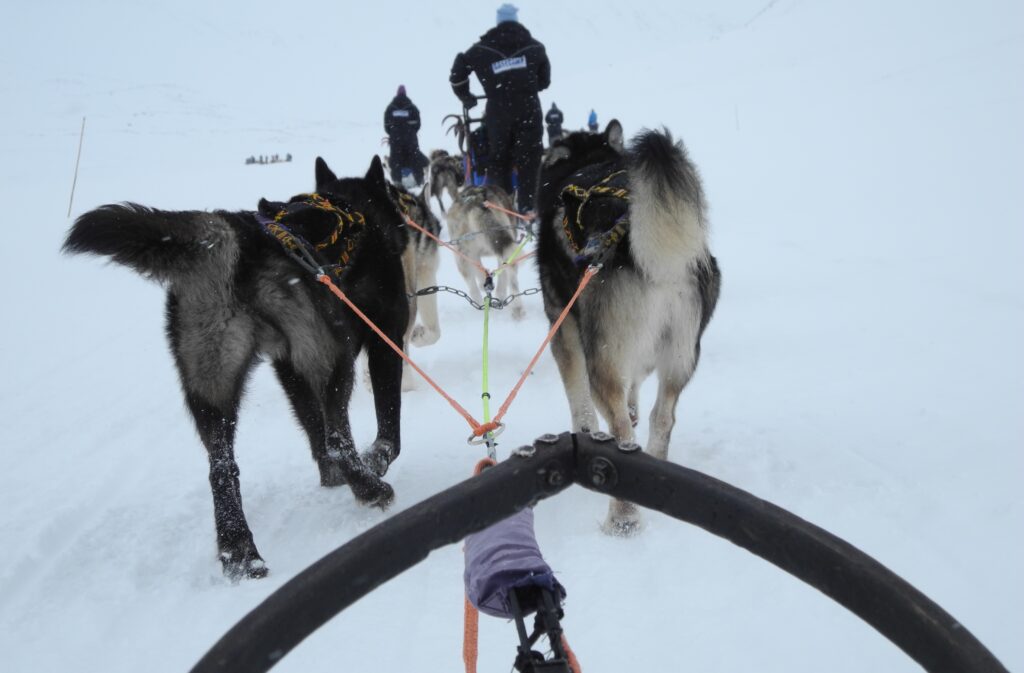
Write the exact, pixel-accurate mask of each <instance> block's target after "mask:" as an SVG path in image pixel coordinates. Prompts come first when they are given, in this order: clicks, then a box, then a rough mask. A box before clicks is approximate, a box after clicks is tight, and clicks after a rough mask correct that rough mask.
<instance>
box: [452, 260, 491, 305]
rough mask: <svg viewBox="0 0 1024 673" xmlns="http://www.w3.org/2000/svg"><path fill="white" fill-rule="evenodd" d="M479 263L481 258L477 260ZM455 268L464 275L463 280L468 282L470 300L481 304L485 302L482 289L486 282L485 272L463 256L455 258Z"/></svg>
mask: <svg viewBox="0 0 1024 673" xmlns="http://www.w3.org/2000/svg"><path fill="white" fill-rule="evenodd" d="M477 261H479V258H477ZM455 266H456V267H458V269H459V273H460V274H462V278H463V279H464V280H465V281H466V290H467V291H468V292H469V298H470V299H472V300H473V301H474V302H476V303H477V304H480V303H481V302H482V301H483V295H482V294H481V293H480V287H481V286H482V285H483V282H484V280H485V279H484V274H483V272H482V271H480V269H478V268H477V267H476V265H474V264H473V263H472V262H470V261H469V260H468V259H466V258H464V257H462V256H461V255H460V256H457V257H456V258H455Z"/></svg>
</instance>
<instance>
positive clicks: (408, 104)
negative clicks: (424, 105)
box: [384, 85, 428, 188]
mask: <svg viewBox="0 0 1024 673" xmlns="http://www.w3.org/2000/svg"><path fill="white" fill-rule="evenodd" d="M419 130H420V110H419V108H417V107H416V105H415V104H413V102H412V101H411V100H410V99H409V96H407V95H406V93H405V86H404V85H401V86H399V87H398V93H396V94H395V97H394V98H393V99H391V103H390V104H389V105H388V107H387V109H386V110H384V131H385V133H387V134H388V146H389V147H390V148H391V153H390V155H389V157H388V164H389V165H390V166H391V180H392V181H393V182H394V183H395V184H402V183H403V182H404V183H405V186H406V187H407V188H411V187H415V186H419V185H422V184H423V169H424V168H425V167H426V165H427V163H428V159H427V157H426V155H424V154H423V152H420V141H419V138H418V137H417V134H418V133H419Z"/></svg>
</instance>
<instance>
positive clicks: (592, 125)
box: [587, 110, 597, 133]
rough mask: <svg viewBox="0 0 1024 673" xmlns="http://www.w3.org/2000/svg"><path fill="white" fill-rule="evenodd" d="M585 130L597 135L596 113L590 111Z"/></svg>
mask: <svg viewBox="0 0 1024 673" xmlns="http://www.w3.org/2000/svg"><path fill="white" fill-rule="evenodd" d="M587 128H588V129H590V132H591V133H597V113H596V112H594V111H593V110H591V111H590V116H589V117H587Z"/></svg>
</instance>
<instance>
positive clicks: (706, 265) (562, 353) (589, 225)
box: [537, 121, 721, 534]
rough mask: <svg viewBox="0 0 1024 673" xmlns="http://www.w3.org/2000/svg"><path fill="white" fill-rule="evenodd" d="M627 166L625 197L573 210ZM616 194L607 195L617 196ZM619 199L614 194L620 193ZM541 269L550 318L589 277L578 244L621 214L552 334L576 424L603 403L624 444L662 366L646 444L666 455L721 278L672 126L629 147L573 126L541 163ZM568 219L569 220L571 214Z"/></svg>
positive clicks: (625, 515) (631, 522)
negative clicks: (571, 198) (577, 198)
mask: <svg viewBox="0 0 1024 673" xmlns="http://www.w3.org/2000/svg"><path fill="white" fill-rule="evenodd" d="M620 171H625V173H624V175H625V176H626V179H627V180H626V182H627V184H628V209H627V207H626V204H627V201H626V200H624V199H622V198H621V197H614V196H607V197H601V196H595V197H594V198H593V199H592V201H589V202H587V204H586V205H583V206H581V207H580V208H582V210H579V223H580V225H582V226H581V227H580V226H578V225H577V223H576V222H577V217H576V215H577V212H576V211H573V212H569V213H567V209H569V210H572V207H573V206H578V203H574V204H571V205H569V204H567V199H566V197H564V196H563V195H564V194H565V193H566V192H565V190H566V188H567V187H570V186H571V185H575V186H578V187H583V188H587V187H592V186H594V185H595V184H597V183H598V182H599V181H600V179H602V178H604V177H606V176H609V175H612V174H617V173H619V172H620ZM608 199H611V201H609V200H608ZM616 199H617V200H616ZM538 202H539V206H540V209H539V215H540V240H539V243H538V248H537V264H538V268H539V270H540V276H541V285H542V290H543V296H544V309H545V312H546V313H547V315H548V318H549V319H550V320H551V321H552V322H553V321H554V320H555V319H556V318H557V317H558V315H559V314H560V313H561V311H562V309H563V308H564V307H565V306H566V304H568V302H569V299H570V298H571V296H572V294H573V292H574V291H575V290H576V288H577V286H578V284H579V282H580V279H581V277H582V274H583V271H584V268H585V267H586V262H585V261H580V260H579V259H578V257H579V253H580V252H581V251H580V250H579V249H578V247H579V245H578V242H577V243H576V245H574V241H573V240H570V238H571V237H574V238H579V239H581V240H582V241H587V240H591V241H593V240H597V237H599V236H600V235H601V234H602V233H604V232H606V231H608V230H609V229H611V228H612V226H613V225H614V224H615V223H616V221H617V220H618V218H619V217H620V216H621V215H625V217H626V218H628V225H627V226H628V233H627V234H626V236H625V238H624V240H622V241H621V242H619V243H618V244H617V247H616V248H614V249H613V250H609V252H610V253H611V254H610V256H609V258H608V259H607V260H605V263H604V265H603V268H602V269H601V271H600V272H599V273H598V275H597V276H596V277H595V278H594V281H593V282H591V283H590V284H589V285H588V287H587V288H586V289H585V290H584V292H583V293H582V294H581V295H580V298H579V300H578V301H577V303H576V304H575V306H574V307H573V309H572V311H571V312H570V314H569V316H568V317H567V318H566V320H565V322H564V323H563V324H562V327H561V329H560V330H559V332H558V333H557V335H556V336H555V338H554V340H553V341H552V343H551V352H552V354H553V355H554V357H555V361H556V363H557V364H558V370H559V373H560V374H561V377H562V382H563V384H564V385H565V391H566V395H567V397H568V399H569V406H570V410H571V415H572V425H573V429H574V430H575V431H588V430H597V428H598V426H597V416H596V413H595V406H596V411H597V412H599V413H600V414H601V416H602V417H603V418H604V419H605V421H606V422H607V423H608V426H609V431H610V432H611V433H612V434H613V435H615V436H616V437H617V438H618V439H619V440H620V441H627V440H632V439H633V425H634V422H635V420H636V415H637V411H636V407H637V389H638V387H639V385H640V383H641V382H643V380H644V379H646V378H647V376H649V375H650V374H651V373H652V372H655V371H656V372H657V373H658V381H659V383H658V395H657V399H656V400H655V404H654V408H653V409H652V411H651V416H650V436H649V439H648V443H647V447H646V448H647V451H648V452H650V453H651V454H652V455H654V456H657V457H658V458H665V457H666V455H667V453H668V444H669V438H670V435H671V433H672V428H673V426H674V425H675V408H676V403H677V401H678V399H679V395H680V393H681V392H682V390H683V388H684V387H685V386H686V384H687V383H688V382H689V380H690V377H691V376H692V375H693V372H694V369H695V368H696V366H697V360H698V358H699V356H700V338H701V335H702V333H703V332H704V328H705V327H706V326H707V324H708V321H709V320H710V319H711V314H712V312H713V311H714V309H715V304H716V303H717V301H718V293H719V286H720V282H721V275H720V273H719V271H718V264H717V262H716V260H715V258H714V257H713V256H712V255H711V253H710V251H709V249H708V242H707V220H706V210H707V207H706V204H705V199H704V193H703V189H702V187H701V182H700V177H699V175H698V174H697V170H696V168H695V167H694V166H693V164H692V163H691V162H690V161H689V159H688V158H687V156H686V152H685V150H684V149H683V147H682V145H681V144H678V143H675V142H673V140H672V138H671V136H670V135H669V134H668V133H667V132H657V131H645V132H643V133H641V134H639V135H638V136H637V137H636V138H634V140H633V141H632V143H631V147H630V148H629V150H628V151H627V150H626V148H625V147H624V143H623V137H622V127H621V126H620V125H619V123H618V122H617V121H612V122H611V123H609V125H608V127H607V129H606V130H605V132H604V133H601V134H597V133H585V132H578V133H572V134H570V135H568V136H565V137H563V138H562V139H560V140H557V141H555V142H554V143H553V144H552V146H551V148H550V149H549V150H548V152H547V154H546V156H545V159H544V163H543V165H542V167H541V177H540V194H539V199H538ZM567 215H568V216H569V217H568V220H566V221H563V220H564V218H566V216H567ZM638 526H639V519H638V513H637V512H636V510H635V508H634V507H632V506H630V505H629V504H628V503H623V502H620V501H615V502H613V503H612V506H611V509H610V511H609V516H608V519H607V521H606V523H605V527H606V530H609V531H610V532H615V533H620V534H629V533H631V532H633V531H635V530H636V529H637V528H638Z"/></svg>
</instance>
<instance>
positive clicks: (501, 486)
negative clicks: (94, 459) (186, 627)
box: [192, 433, 1006, 673]
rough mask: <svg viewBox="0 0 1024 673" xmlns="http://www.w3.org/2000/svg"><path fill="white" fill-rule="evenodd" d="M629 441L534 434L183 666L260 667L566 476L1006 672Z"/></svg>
mask: <svg viewBox="0 0 1024 673" xmlns="http://www.w3.org/2000/svg"><path fill="white" fill-rule="evenodd" d="M629 448H631V447H625V450H624V449H620V448H619V446H618V444H617V442H615V441H614V440H613V439H612V438H610V437H607V436H605V435H601V434H597V435H594V436H590V435H572V434H569V433H564V434H562V435H545V436H543V437H541V438H539V439H538V440H537V441H536V442H535V443H534V446H533V447H524V449H526V450H521V451H519V452H517V455H516V456H513V457H512V458H510V459H508V460H506V461H505V462H503V463H500V464H499V465H497V466H495V467H492V468H490V469H488V470H486V471H484V472H483V473H482V474H481V475H479V476H477V477H473V478H471V479H468V480H466V481H464V482H462V483H461V484H457V485H456V486H453V487H452V488H449V489H447V490H445V491H442V492H441V493H439V494H437V495H435V496H434V497H432V498H429V499H427V500H424V501H423V502H422V503H420V504H418V505H416V506H414V507H411V508H409V509H407V510H405V511H403V512H400V513H398V514H396V515H395V516H393V517H391V518H390V519H388V520H387V521H384V522H383V523H381V524H379V525H378V526H375V527H374V528H372V529H370V530H368V531H366V532H365V533H363V534H362V535H359V536H358V537H356V538H354V539H353V540H352V541H351V542H349V543H347V544H345V545H343V546H341V547H339V548H338V549H336V550H335V551H333V552H331V553H330V554H328V555H327V556H325V557H324V558H322V559H320V560H319V561H317V562H316V563H314V564H313V565H312V566H310V567H309V568H307V569H306V570H304V571H303V572H301V573H300V574H299V575H297V576H295V577H294V578H293V579H291V580H290V581H289V582H288V583H286V584H285V585H284V586H282V587H281V588H280V589H278V590H277V591H276V592H274V593H273V594H271V595H270V596H269V597H268V598H267V599H266V600H265V601H264V602H263V603H261V604H260V605H258V606H257V607H256V608H255V609H253V611H252V612H250V613H249V614H248V615H246V616H245V617H243V618H242V620H241V621H239V622H238V624H236V625H235V626H234V627H232V628H231V630H230V631H228V632H227V633H226V634H225V635H224V636H223V637H222V638H221V639H220V640H219V641H218V642H217V643H216V644H215V645H214V646H213V647H212V648H211V649H210V651H209V652H207V653H206V655H205V656H204V657H203V658H202V659H201V660H200V661H199V663H197V664H196V666H195V667H194V668H193V669H192V671H193V673H214V672H224V671H231V672H233V673H261V672H263V671H267V670H269V669H270V668H271V667H272V666H274V664H276V663H277V662H278V661H279V660H280V659H281V658H282V657H283V656H284V655H285V654H287V653H288V652H289V651H290V650H291V649H292V648H293V647H295V646H296V645H298V644H299V643H300V642H301V641H302V640H303V639H304V638H305V637H306V636H308V635H309V634H311V633H313V632H314V631H315V630H316V629H317V628H319V627H320V626H322V625H323V624H324V623H325V622H327V621H328V620H329V619H330V618H331V617H333V616H334V615H336V614H337V613H339V612H341V611H342V610H344V609H345V608H346V607H348V606H349V605H351V604H352V603H354V602H355V601H357V600H358V599H360V598H362V597H363V596H365V595H366V594H368V593H369V592H371V591H373V590H374V589H375V588H376V587H378V586H380V585H381V584H383V583H384V582H386V581H387V580H389V579H391V578H393V577H395V576H397V575H398V574H400V573H402V572H403V571H405V570H408V569H409V568H411V567H412V566H414V565H416V564H417V563H419V562H420V561H422V560H423V559H425V558H426V557H427V555H428V554H429V553H430V552H431V551H433V550H434V549H438V548H440V547H442V546H445V545H448V544H453V543H455V542H458V541H460V540H462V539H463V538H464V537H465V536H466V535H468V534H470V533H472V532H475V531H478V530H481V529H483V528H485V527H487V526H489V525H491V524H493V523H496V522H498V521H500V520H502V519H504V518H505V517H508V516H510V515H511V514H513V513H515V512H516V511H518V510H519V509H522V508H523V507H525V506H527V505H529V504H531V503H534V502H536V501H538V500H541V499H544V498H547V497H550V496H552V495H554V494H556V493H558V492H560V491H562V490H564V489H565V488H567V487H568V486H569V485H570V484H572V483H574V482H575V483H578V484H580V485H581V486H584V487H586V488H589V489H591V490H595V491H600V492H602V493H606V494H609V495H614V496H615V497H618V498H622V499H624V500H630V501H632V502H635V503H636V504H638V505H641V506H643V507H647V508H650V509H655V510H658V511H660V512H664V513H665V514H668V515H669V516H672V517H675V518H676V519H679V520H681V521H686V522H687V523H692V524H694V525H696V526H699V527H701V528H703V529H704V530H706V531H708V532H710V533H714V534H715V535H718V536H719V537H723V538H725V539H727V540H729V541H730V542H733V543H734V544H736V545H739V546H740V547H743V548H744V549H746V550H748V551H750V552H752V553H754V554H757V555H758V556H760V557H762V558H764V559H765V560H767V561H770V562H771V563H773V564H775V565H776V566H778V567H779V568H782V569H783V570H785V571H786V572H788V573H790V574H792V575H794V576H795V577H797V578H799V579H801V580H803V581H804V582H806V583H808V584H810V585H811V586H813V587H815V588H816V589H818V590H820V591H821V592H823V593H824V594H826V595H827V596H829V597H830V598H832V599H833V600H835V601H836V602H838V603H840V604H841V605H843V606H844V607H846V608H847V609H849V610H850V611H851V612H853V613H854V614H856V615H857V616H858V617H860V618H861V619H863V620H864V621H866V622H867V623H869V624H871V626H873V627H874V628H875V629H877V630H878V631H879V632H880V633H881V634H882V635H884V636H885V637H886V638H888V639H889V640H891V641H892V642H893V643H895V644H896V645H897V646H898V647H899V648H900V649H902V650H903V651H904V652H906V653H907V654H908V655H909V656H910V657H912V658H913V659H914V660H915V661H917V663H919V664H920V665H921V666H922V667H923V668H924V669H925V670H927V671H931V672H933V673H939V672H942V673H954V672H957V673H964V672H969V673H997V672H998V673H1006V668H1004V667H1003V665H1002V664H1001V663H999V661H998V660H997V659H996V658H995V657H994V656H993V655H992V653H990V652H989V651H988V650H987V649H986V648H985V646H984V645H982V644H981V643H980V642H979V641H978V640H977V639H976V638H975V637H974V636H973V635H971V633H970V632H969V631H968V630H967V629H966V628H964V627H963V626H962V625H960V624H959V623H958V622H957V621H956V620H955V619H953V617H951V616H950V615H949V614H948V613H946V612H945V611H944V610H943V609H942V608H941V607H939V606H938V605H936V604H935V603H934V602H933V601H932V600H931V599H929V598H928V597H927V596H925V595H924V594H922V593H921V592H920V591H918V590H917V589H915V588H914V587H912V586H911V585H910V584H908V583H907V582H905V581H904V580H902V579H901V578H900V577H898V576H897V575H896V574H894V573H893V572H892V571H890V570H888V569H887V568H885V567H884V566H883V565H881V564H880V563H878V562H877V561H875V560H874V559H872V558H871V557H869V556H868V555H866V554H864V553H863V552H861V551H860V550H858V549H857V548H855V547H853V546H852V545H850V544H848V543H846V542H844V541H843V540H841V539H839V538H837V537H836V536H834V535H832V534H831V533H829V532H827V531H825V530H822V529H821V528H818V527H817V526H815V525H813V524H811V523H808V522H807V521H804V520H803V519H801V518H799V517H797V516H796V515H794V514H791V513H790V512H787V511H786V510H784V509H781V508H779V507H777V506H775V505H773V504H771V503H769V502H766V501H764V500H761V499H759V498H756V497H754V496H752V495H750V494H749V493H746V492H745V491H741V490H740V489H737V488H735V487H733V486H730V485H729V484H726V483H724V482H721V481H718V480H717V479H714V478H712V477H709V476H707V475H705V474H702V473H700V472H696V471H694V470H689V469H687V468H684V467H681V466H679V465H675V464H673V463H669V462H666V461H661V460H657V459H655V458H651V457H650V456H648V455H646V454H644V453H642V452H639V451H630V450H629Z"/></svg>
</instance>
